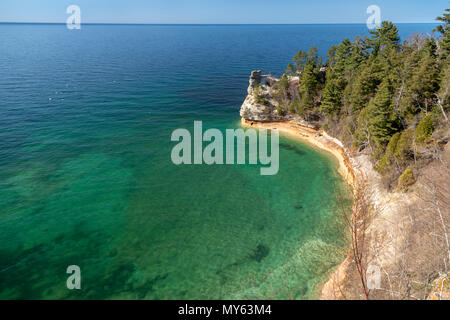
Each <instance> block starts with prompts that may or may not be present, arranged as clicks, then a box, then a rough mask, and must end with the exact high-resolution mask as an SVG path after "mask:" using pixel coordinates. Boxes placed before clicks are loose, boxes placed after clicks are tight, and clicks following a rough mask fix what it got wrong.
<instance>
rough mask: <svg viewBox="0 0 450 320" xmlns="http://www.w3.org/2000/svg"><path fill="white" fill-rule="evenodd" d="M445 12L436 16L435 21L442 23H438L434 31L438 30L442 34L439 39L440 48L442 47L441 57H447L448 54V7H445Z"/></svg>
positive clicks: (449, 49) (449, 11) (449, 39)
mask: <svg viewBox="0 0 450 320" xmlns="http://www.w3.org/2000/svg"><path fill="white" fill-rule="evenodd" d="M445 12H446V13H444V14H443V15H442V16H440V17H437V18H436V20H437V21H441V22H442V23H443V24H442V25H439V26H438V27H437V28H436V29H435V31H438V32H440V33H441V34H442V39H441V48H442V53H441V54H442V57H447V56H449V55H450V9H445Z"/></svg>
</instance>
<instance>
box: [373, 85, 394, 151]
mask: <svg viewBox="0 0 450 320" xmlns="http://www.w3.org/2000/svg"><path fill="white" fill-rule="evenodd" d="M391 90H392V89H391V85H390V83H389V82H388V81H383V83H382V84H381V85H380V88H379V89H378V91H377V94H376V96H375V98H374V99H373V101H372V102H371V103H370V104H369V106H368V107H367V108H368V115H369V131H370V134H371V137H372V139H373V142H374V143H375V146H376V148H377V149H378V150H380V151H384V147H385V146H386V144H387V143H388V142H389V140H390V139H391V137H392V135H393V134H394V133H396V132H397V131H399V123H398V118H397V116H396V115H395V113H394V112H393V111H394V110H393V106H392V98H391Z"/></svg>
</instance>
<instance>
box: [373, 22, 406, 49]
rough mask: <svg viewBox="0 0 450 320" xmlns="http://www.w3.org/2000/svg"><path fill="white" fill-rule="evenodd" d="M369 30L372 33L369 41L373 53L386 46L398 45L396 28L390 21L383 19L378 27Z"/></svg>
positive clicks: (395, 46)
mask: <svg viewBox="0 0 450 320" xmlns="http://www.w3.org/2000/svg"><path fill="white" fill-rule="evenodd" d="M369 32H370V34H372V38H371V39H370V40H369V42H370V44H371V47H372V49H373V53H374V54H375V55H377V54H378V53H379V52H380V51H382V50H384V49H385V48H386V47H394V48H398V47H399V43H400V37H399V35H398V29H397V27H396V26H395V25H394V24H393V23H392V22H389V21H383V22H382V24H381V27H380V28H377V29H376V30H371V31H369Z"/></svg>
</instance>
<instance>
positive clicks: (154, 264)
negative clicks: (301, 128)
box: [0, 24, 433, 299]
mask: <svg viewBox="0 0 450 320" xmlns="http://www.w3.org/2000/svg"><path fill="white" fill-rule="evenodd" d="M432 28H433V26H432V25H405V26H403V27H402V28H401V30H403V31H402V32H403V34H406V33H409V32H410V31H421V30H431V29H432ZM365 33H366V31H365V29H364V26H359V25H347V26H345V25H342V26H323V25H321V26H119V25H116V26H114V25H108V26H101V25H85V26H83V27H82V30H81V31H74V30H67V29H66V28H65V26H64V25H9V24H3V25H2V24H0V38H1V39H2V41H1V42H0V52H2V54H1V55H0V74H1V77H0V96H1V101H0V113H1V116H0V203H1V209H0V298H1V299H13V298H23V299H59V298H62V299H114V298H120V299H136V298H137V299H211V298H215V299H220V298H278V299H286V298H298V299H303V298H311V297H313V295H314V287H315V285H316V284H317V283H318V282H319V281H321V280H323V279H324V278H325V277H326V276H327V274H328V273H329V272H330V271H331V270H332V268H333V267H334V266H336V265H337V264H338V263H339V262H340V261H341V260H342V259H343V251H342V248H344V247H345V241H344V239H343V236H342V234H341V233H340V232H339V227H340V222H339V221H340V219H339V217H338V215H337V213H336V210H335V200H334V199H335V195H334V190H335V188H337V189H342V188H344V183H343V181H342V179H341V178H340V177H339V176H338V174H337V162H336V160H334V159H333V158H332V157H330V155H328V154H325V153H323V152H320V151H317V150H314V149H312V148H310V147H309V146H307V145H305V144H303V143H301V142H297V141H294V140H292V139H291V138H288V137H284V136H282V137H281V146H280V171H279V173H278V175H276V176H260V174H259V169H260V167H259V166H251V165H241V166H238V165H228V166H227V165H223V166H218V165H216V166H206V165H200V166H175V165H174V164H172V162H171V161H170V152H171V149H172V147H173V146H174V143H171V142H170V135H171V133H172V131H173V130H174V129H176V128H189V129H192V127H193V122H194V120H202V121H203V125H204V127H205V128H219V129H221V130H225V129H227V128H237V127H239V112H238V111H239V107H240V104H241V103H242V101H243V99H244V98H245V95H246V89H247V85H248V76H249V73H250V71H251V70H253V69H257V68H258V69H263V70H264V72H273V73H275V74H280V73H282V72H283V70H284V67H285V65H286V64H287V62H288V61H289V60H290V58H291V57H292V56H293V55H294V54H295V52H296V51H297V50H298V49H307V48H308V47H309V46H310V45H318V46H319V51H320V53H321V54H325V49H326V48H328V47H329V46H330V45H332V44H336V43H337V42H339V41H340V40H341V39H343V38H345V37H353V36H354V35H356V34H365ZM268 43H270V46H268V45H267V44H268ZM69 265H79V266H80V268H81V276H82V290H78V291H77V290H74V291H71V290H68V289H67V288H66V279H67V276H68V275H67V274H66V268H67V266H69Z"/></svg>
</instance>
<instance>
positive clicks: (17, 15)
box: [0, 0, 450, 24]
mask: <svg viewBox="0 0 450 320" xmlns="http://www.w3.org/2000/svg"><path fill="white" fill-rule="evenodd" d="M71 4H75V5H78V6H79V7H80V8H81V14H82V16H81V18H82V23H83V22H84V23H201V24H203V23H365V22H366V20H367V18H368V15H367V14H366V9H367V7H368V6H369V5H378V6H379V7H380V8H381V17H382V20H390V21H393V22H396V23H402V22H434V19H435V17H436V16H438V15H440V14H442V13H443V12H444V9H445V8H450V4H449V1H448V0H382V1H376V0H0V21H2V22H65V21H66V19H67V17H68V15H67V14H66V8H67V7H68V6H69V5H71Z"/></svg>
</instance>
